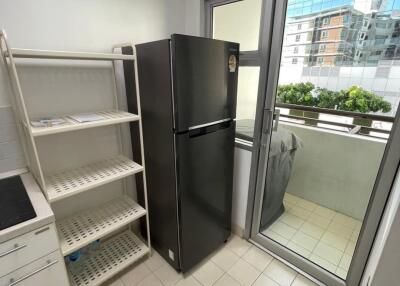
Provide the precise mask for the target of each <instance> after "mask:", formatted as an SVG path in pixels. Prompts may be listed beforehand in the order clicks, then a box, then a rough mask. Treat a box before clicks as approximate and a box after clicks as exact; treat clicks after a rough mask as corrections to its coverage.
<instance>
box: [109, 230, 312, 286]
mask: <svg viewBox="0 0 400 286" xmlns="http://www.w3.org/2000/svg"><path fill="white" fill-rule="evenodd" d="M105 285H107V286H170V285H176V286H208V285H215V286H250V285H254V286H289V285H290V286H312V285H316V284H314V283H313V282H311V281H310V280H308V279H307V278H305V277H304V276H302V275H301V274H299V273H297V272H296V271H294V270H292V269H291V268H289V267H288V266H286V265H285V264H283V263H281V262H279V261H278V260H276V259H274V258H273V257H272V256H270V255H269V254H267V253H266V252H264V251H262V250H260V249H259V248H257V247H256V246H253V245H252V244H250V243H249V242H247V241H246V240H243V239H241V238H239V237H238V236H232V237H231V239H230V240H229V241H228V242H227V244H226V245H225V246H223V247H222V248H221V249H219V250H218V251H217V252H216V253H213V254H212V255H210V257H209V258H208V259H206V260H205V261H204V262H203V263H201V264H200V265H199V266H198V267H196V268H195V269H193V270H192V271H191V272H190V273H188V274H186V275H185V276H183V275H182V274H179V273H177V272H176V271H175V270H174V269H173V268H172V267H171V266H169V264H168V263H167V262H165V261H164V260H163V259H162V258H161V256H160V255H159V254H157V253H156V252H153V256H152V257H151V258H150V259H147V260H145V261H144V263H140V264H137V265H133V266H132V267H130V268H129V269H127V270H126V271H124V272H123V273H122V274H121V275H119V276H118V277H115V278H114V279H113V280H112V281H108V282H107V283H106V284H105Z"/></svg>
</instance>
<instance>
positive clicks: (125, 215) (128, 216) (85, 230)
mask: <svg viewBox="0 0 400 286" xmlns="http://www.w3.org/2000/svg"><path fill="white" fill-rule="evenodd" d="M145 214H146V210H145V209H144V208H142V207H141V206H140V205H138V204H137V203H136V202H135V201H134V200H132V199H131V198H130V197H128V196H122V197H120V198H118V199H115V200H112V201H110V202H107V203H106V204H104V205H102V206H100V207H97V208H95V209H91V210H86V211H83V212H81V213H78V214H75V215H73V216H71V217H67V218H65V219H63V220H61V221H59V222H57V230H58V236H59V238H60V245H61V252H62V254H63V255H64V256H65V255H68V254H70V253H72V252H74V251H76V250H78V249H80V248H82V247H84V246H86V245H88V244H90V243H91V242H93V241H95V240H97V239H99V238H102V237H104V236H106V235H108V234H110V233H112V232H114V231H116V230H118V229H119V228H121V227H123V226H126V225H128V224H129V223H131V222H133V221H135V220H137V219H138V218H140V217H142V216H144V215H145Z"/></svg>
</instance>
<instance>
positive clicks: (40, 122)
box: [31, 117, 67, 127]
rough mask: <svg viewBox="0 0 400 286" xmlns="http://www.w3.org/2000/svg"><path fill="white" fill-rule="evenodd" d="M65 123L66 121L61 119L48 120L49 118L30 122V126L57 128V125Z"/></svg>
mask: <svg viewBox="0 0 400 286" xmlns="http://www.w3.org/2000/svg"><path fill="white" fill-rule="evenodd" d="M65 123H67V121H66V120H64V119H62V118H55V117H53V118H49V117H45V118H40V119H38V120H33V121H31V125H32V126H33V127H52V126H57V125H62V124H65Z"/></svg>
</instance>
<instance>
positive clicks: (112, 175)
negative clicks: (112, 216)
mask: <svg viewBox="0 0 400 286" xmlns="http://www.w3.org/2000/svg"><path fill="white" fill-rule="evenodd" d="M141 171H143V167H142V166H141V165H139V164H137V163H135V162H133V161H132V160H130V159H128V158H126V157H124V156H117V157H113V158H109V159H103V160H101V161H98V162H95V163H92V164H89V165H86V166H83V167H80V168H77V169H72V170H67V171H64V172H60V173H56V174H53V175H50V176H45V184H46V189H45V192H46V194H47V199H48V201H49V202H50V203H52V202H55V201H58V200H61V199H63V198H66V197H70V196H73V195H76V194H78V193H81V192H84V191H87V190H89V189H93V188H96V187H98V186H101V185H105V184H107V183H110V182H113V181H116V180H119V179H122V178H124V177H127V176H131V175H133V174H135V173H138V172H141Z"/></svg>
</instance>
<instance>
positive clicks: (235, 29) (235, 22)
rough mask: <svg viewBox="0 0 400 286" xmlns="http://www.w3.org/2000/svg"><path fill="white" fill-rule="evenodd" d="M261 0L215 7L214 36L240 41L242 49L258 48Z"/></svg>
mask: <svg viewBox="0 0 400 286" xmlns="http://www.w3.org/2000/svg"><path fill="white" fill-rule="evenodd" d="M261 2H262V1H261V0H244V1H239V2H234V3H231V4H226V5H222V6H217V7H215V8H214V9H213V38H214V39H219V40H225V41H232V42H237V43H240V50H241V51H252V50H258V39H259V31H260V15H261Z"/></svg>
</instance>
